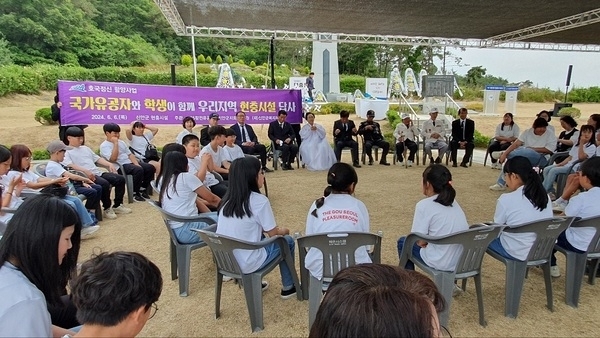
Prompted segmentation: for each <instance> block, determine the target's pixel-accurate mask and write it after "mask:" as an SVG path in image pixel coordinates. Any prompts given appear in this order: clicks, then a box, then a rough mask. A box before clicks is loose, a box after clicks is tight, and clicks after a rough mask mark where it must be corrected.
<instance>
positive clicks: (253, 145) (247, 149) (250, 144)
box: [231, 111, 273, 173]
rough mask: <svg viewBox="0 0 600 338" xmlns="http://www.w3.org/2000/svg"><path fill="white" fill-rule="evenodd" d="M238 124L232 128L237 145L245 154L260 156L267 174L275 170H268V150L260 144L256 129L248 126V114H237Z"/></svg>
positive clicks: (240, 112)
mask: <svg viewBox="0 0 600 338" xmlns="http://www.w3.org/2000/svg"><path fill="white" fill-rule="evenodd" d="M235 118H236V120H237V123H236V124H234V125H232V126H231V129H233V132H234V133H235V144H237V145H238V146H240V148H242V151H243V152H244V154H248V155H258V156H260V163H261V165H262V169H263V170H264V171H266V172H269V173H270V172H272V171H273V170H271V169H269V168H267V148H265V146H264V145H263V144H260V143H258V137H256V134H255V133H254V129H252V126H251V125H249V124H246V113H244V112H243V111H239V112H237V114H235Z"/></svg>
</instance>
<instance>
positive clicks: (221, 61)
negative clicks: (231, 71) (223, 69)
mask: <svg viewBox="0 0 600 338" xmlns="http://www.w3.org/2000/svg"><path fill="white" fill-rule="evenodd" d="M215 62H216V63H217V64H218V65H220V64H222V63H223V58H222V57H221V55H217V58H216V59H215Z"/></svg>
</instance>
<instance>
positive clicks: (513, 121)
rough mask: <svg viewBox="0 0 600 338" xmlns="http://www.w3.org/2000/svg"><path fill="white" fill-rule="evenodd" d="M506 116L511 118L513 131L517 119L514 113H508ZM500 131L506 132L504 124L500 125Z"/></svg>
mask: <svg viewBox="0 0 600 338" xmlns="http://www.w3.org/2000/svg"><path fill="white" fill-rule="evenodd" d="M504 116H505V117H506V116H510V129H511V130H512V128H513V127H514V126H515V119H514V116H513V114H512V113H506V114H504ZM500 129H501V130H504V122H502V123H500Z"/></svg>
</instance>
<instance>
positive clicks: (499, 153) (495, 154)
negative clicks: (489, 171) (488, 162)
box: [490, 151, 504, 160]
mask: <svg viewBox="0 0 600 338" xmlns="http://www.w3.org/2000/svg"><path fill="white" fill-rule="evenodd" d="M503 153H504V152H503V151H492V153H491V154H490V156H491V157H492V158H493V159H494V160H497V159H499V158H500V156H502V154H503Z"/></svg>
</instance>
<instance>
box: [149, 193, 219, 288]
mask: <svg viewBox="0 0 600 338" xmlns="http://www.w3.org/2000/svg"><path fill="white" fill-rule="evenodd" d="M148 203H150V205H151V206H152V207H154V208H155V209H156V210H158V211H159V212H160V215H161V216H162V219H163V221H164V223H165V226H166V227H167V230H168V231H169V237H171V241H170V246H169V247H170V249H169V256H170V259H171V280H175V279H177V277H179V295H180V296H181V297H187V295H188V293H189V289H190V257H191V254H192V251H193V250H196V249H199V248H202V247H204V246H206V243H204V242H200V243H194V244H182V243H179V241H178V240H177V237H175V233H174V232H173V229H171V226H169V221H173V222H198V221H200V222H205V223H206V224H208V225H209V227H207V228H205V230H206V231H215V230H216V227H217V226H216V222H215V221H214V220H213V219H212V218H210V217H207V216H204V215H202V214H199V215H198V216H193V217H184V216H177V215H174V214H172V213H170V212H167V211H165V210H164V209H163V208H161V207H160V205H159V204H158V202H156V201H148Z"/></svg>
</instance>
